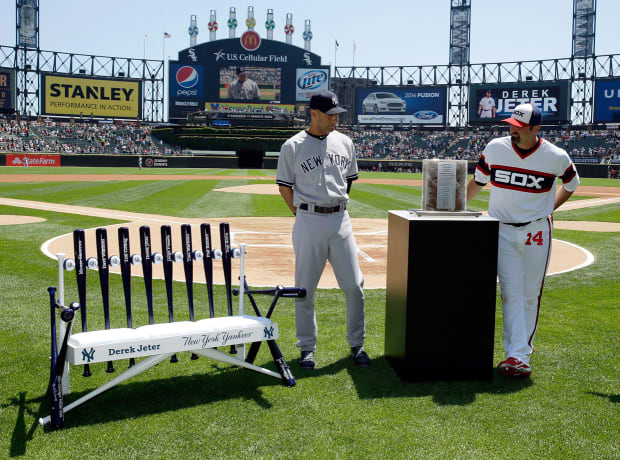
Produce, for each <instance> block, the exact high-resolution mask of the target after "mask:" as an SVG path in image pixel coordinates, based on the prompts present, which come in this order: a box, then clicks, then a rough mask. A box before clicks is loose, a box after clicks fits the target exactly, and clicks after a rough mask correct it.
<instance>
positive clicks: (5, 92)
mask: <svg viewBox="0 0 620 460" xmlns="http://www.w3.org/2000/svg"><path fill="white" fill-rule="evenodd" d="M14 112H15V70H13V69H3V68H0V113H14Z"/></svg>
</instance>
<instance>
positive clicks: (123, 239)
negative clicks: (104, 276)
mask: <svg viewBox="0 0 620 460" xmlns="http://www.w3.org/2000/svg"><path fill="white" fill-rule="evenodd" d="M118 253H119V254H120V257H121V277H122V279H123V294H124V295H125V312H126V314H127V327H129V328H132V327H133V320H132V317H131V260H130V258H131V255H130V252H129V229H128V228H127V227H119V228H118ZM134 364H136V360H135V359H134V358H129V367H131V366H133V365H134Z"/></svg>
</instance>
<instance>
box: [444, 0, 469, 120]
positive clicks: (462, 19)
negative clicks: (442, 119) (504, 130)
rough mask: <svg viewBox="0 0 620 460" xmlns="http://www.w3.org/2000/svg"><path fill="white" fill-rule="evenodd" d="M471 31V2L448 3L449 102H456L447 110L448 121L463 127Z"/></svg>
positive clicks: (455, 1)
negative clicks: (450, 76)
mask: <svg viewBox="0 0 620 460" xmlns="http://www.w3.org/2000/svg"><path fill="white" fill-rule="evenodd" d="M470 29H471V0H451V3H450V61H449V62H450V68H451V71H452V78H451V83H452V86H451V87H450V91H451V93H452V94H451V97H450V100H452V101H457V104H456V106H455V105H454V104H452V105H451V106H450V107H449V108H448V117H449V118H451V120H449V121H454V122H456V124H457V125H458V126H463V125H464V122H465V117H466V114H467V107H466V105H467V99H466V97H467V96H466V91H467V83H468V82H467V81H465V80H466V76H467V66H468V65H469V36H470V33H469V32H470Z"/></svg>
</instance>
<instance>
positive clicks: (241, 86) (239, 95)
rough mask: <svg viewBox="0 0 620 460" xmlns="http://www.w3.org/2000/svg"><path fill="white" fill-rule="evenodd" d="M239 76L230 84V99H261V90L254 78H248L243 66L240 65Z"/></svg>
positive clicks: (237, 72)
mask: <svg viewBox="0 0 620 460" xmlns="http://www.w3.org/2000/svg"><path fill="white" fill-rule="evenodd" d="M236 74H237V78H236V79H235V80H234V81H233V82H232V83H231V84H230V85H229V86H228V96H227V97H228V99H260V90H259V89H258V85H257V84H256V82H255V81H254V80H250V79H249V78H248V74H247V72H246V70H245V68H243V67H238V68H237V71H236Z"/></svg>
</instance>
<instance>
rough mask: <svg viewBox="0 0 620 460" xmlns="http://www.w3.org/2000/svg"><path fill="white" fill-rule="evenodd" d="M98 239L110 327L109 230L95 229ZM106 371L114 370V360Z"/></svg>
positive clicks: (101, 278)
mask: <svg viewBox="0 0 620 460" xmlns="http://www.w3.org/2000/svg"><path fill="white" fill-rule="evenodd" d="M95 237H96V240H97V265H98V266H99V284H100V285H101V301H102V302H103V320H104V322H105V328H106V329H110V268H109V266H108V232H107V230H106V229H105V228H98V229H97V230H95ZM106 372H108V373H111V372H114V366H113V364H112V361H108V368H107V369H106Z"/></svg>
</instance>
